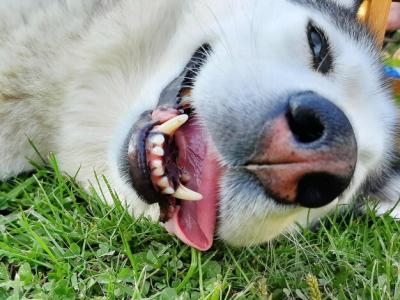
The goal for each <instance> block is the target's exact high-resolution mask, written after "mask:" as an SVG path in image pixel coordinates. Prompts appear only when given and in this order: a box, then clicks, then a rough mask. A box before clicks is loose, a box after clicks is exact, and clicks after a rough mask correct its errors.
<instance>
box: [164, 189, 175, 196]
mask: <svg viewBox="0 0 400 300" xmlns="http://www.w3.org/2000/svg"><path fill="white" fill-rule="evenodd" d="M174 192H175V191H174V189H173V188H172V187H167V188H166V189H164V190H163V191H162V193H163V194H165V195H172V194H173V193H174Z"/></svg>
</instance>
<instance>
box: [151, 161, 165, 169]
mask: <svg viewBox="0 0 400 300" xmlns="http://www.w3.org/2000/svg"><path fill="white" fill-rule="evenodd" d="M162 165H163V163H162V161H161V160H159V159H156V160H152V161H151V162H150V167H151V168H161V167H162Z"/></svg>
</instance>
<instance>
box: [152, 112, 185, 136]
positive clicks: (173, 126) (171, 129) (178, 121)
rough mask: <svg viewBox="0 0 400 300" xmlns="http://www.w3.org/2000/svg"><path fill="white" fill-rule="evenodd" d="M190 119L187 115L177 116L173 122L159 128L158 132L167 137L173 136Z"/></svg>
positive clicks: (170, 121)
mask: <svg viewBox="0 0 400 300" xmlns="http://www.w3.org/2000/svg"><path fill="white" fill-rule="evenodd" d="M188 119H189V116H188V115H185V114H183V115H179V116H176V117H175V118H172V119H171V120H169V121H167V122H165V123H164V124H161V125H160V126H158V127H157V129H156V130H157V131H159V132H161V133H163V134H166V135H173V134H174V133H175V131H176V130H178V129H179V128H180V127H181V126H182V125H183V124H185V123H186V122H187V120H188Z"/></svg>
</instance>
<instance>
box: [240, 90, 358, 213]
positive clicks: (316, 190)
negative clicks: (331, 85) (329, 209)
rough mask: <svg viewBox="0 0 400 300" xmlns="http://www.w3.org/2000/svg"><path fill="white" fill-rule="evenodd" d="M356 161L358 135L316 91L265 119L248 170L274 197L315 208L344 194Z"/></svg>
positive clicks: (293, 98) (290, 101) (294, 97)
mask: <svg viewBox="0 0 400 300" xmlns="http://www.w3.org/2000/svg"><path fill="white" fill-rule="evenodd" d="M356 162H357V144H356V139H355V136H354V131H353V128H352V126H351V124H350V121H349V120H348V118H347V117H346V116H345V114H344V113H343V112H342V111H341V110H340V109H339V108H338V107H337V106H336V105H334V104H333V103H332V102H330V101H329V100H327V99H325V98H323V97H321V96H319V95H318V94H316V93H314V92H302V93H297V94H294V95H291V96H290V97H289V98H288V101H287V105H286V106H285V107H284V108H282V109H280V111H279V112H278V114H277V117H275V118H273V120H272V121H267V122H266V125H265V128H264V132H263V135H262V138H261V141H260V143H259V145H258V147H257V150H256V152H255V154H254V156H253V157H252V159H251V160H250V162H249V163H248V164H247V169H248V170H250V171H251V172H253V173H254V174H255V175H256V176H257V177H258V179H259V180H260V182H261V183H262V185H263V186H264V188H265V190H266V192H267V193H268V194H269V195H270V196H271V197H273V198H274V199H275V200H276V201H278V202H281V203H287V204H299V205H301V206H304V207H308V208H316V207H322V206H324V205H327V204H328V203H330V202H332V201H333V200H334V199H336V198H337V197H338V196H339V195H340V194H342V193H343V192H344V190H345V189H346V188H347V187H348V186H349V184H350V182H351V179H352V177H353V174H354V170H355V167H356Z"/></svg>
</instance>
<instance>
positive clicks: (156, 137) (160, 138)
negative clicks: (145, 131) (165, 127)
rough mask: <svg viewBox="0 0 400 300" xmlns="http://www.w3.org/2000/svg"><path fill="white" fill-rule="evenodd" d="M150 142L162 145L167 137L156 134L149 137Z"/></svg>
mask: <svg viewBox="0 0 400 300" xmlns="http://www.w3.org/2000/svg"><path fill="white" fill-rule="evenodd" d="M149 142H150V143H152V144H154V145H158V146H161V145H162V144H163V143H164V142H165V138H164V136H163V135H162V134H154V135H151V136H150V137H149Z"/></svg>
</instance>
